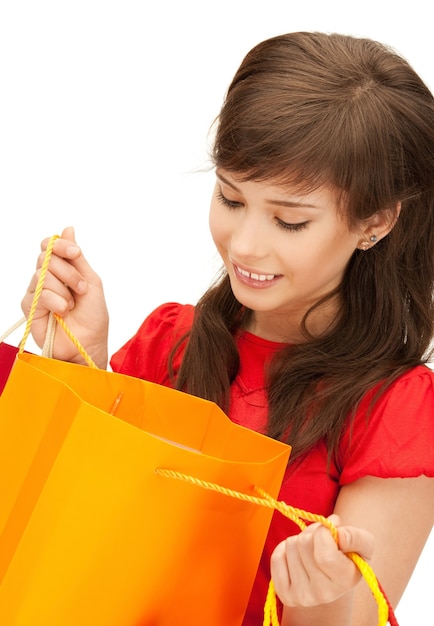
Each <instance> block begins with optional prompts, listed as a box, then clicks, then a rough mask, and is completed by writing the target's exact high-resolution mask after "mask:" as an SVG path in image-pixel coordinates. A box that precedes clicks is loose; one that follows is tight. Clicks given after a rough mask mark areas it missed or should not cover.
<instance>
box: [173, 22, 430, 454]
mask: <svg viewBox="0 0 434 626" xmlns="http://www.w3.org/2000/svg"><path fill="white" fill-rule="evenodd" d="M212 158H213V162H214V164H215V165H216V166H217V167H222V168H224V169H225V170H228V171H230V172H233V173H235V174H236V175H237V176H242V178H243V179H244V180H255V181H264V180H272V181H273V182H280V183H285V184H286V183H289V184H296V185H299V186H300V187H301V188H303V189H306V190H308V189H312V188H315V187H317V186H319V185H321V184H328V185H333V186H334V187H335V188H336V189H338V190H339V191H340V193H341V198H342V202H343V206H344V210H345V214H346V217H347V220H348V223H349V224H350V225H355V224H357V223H358V222H359V221H360V220H363V219H366V218H368V217H370V216H372V215H373V214H375V213H377V212H381V211H389V210H391V209H393V208H394V207H396V206H397V204H398V203H399V202H401V203H402V209H401V213H400V216H399V219H398V221H397V223H396V225H395V227H394V228H393V229H392V231H391V232H390V233H389V235H388V236H387V237H385V238H384V239H382V240H381V241H379V242H378V243H377V244H376V245H375V246H374V247H373V248H371V249H370V250H368V251H366V252H363V251H361V250H356V251H355V252H354V254H353V256H352V258H351V259H350V262H349V264H348V267H347V269H346V272H345V275H344V278H343V281H342V284H341V285H340V287H339V289H338V291H337V293H336V292H335V293H334V294H329V297H332V295H333V296H338V297H339V298H340V302H341V308H340V314H339V317H338V318H337V319H336V320H335V323H334V325H333V328H330V329H329V330H328V331H327V332H326V333H324V334H323V335H321V336H319V337H312V336H309V334H308V332H307V330H306V320H307V318H308V316H309V312H308V313H307V314H306V316H305V320H304V330H305V334H306V340H305V341H304V342H303V343H302V344H300V345H296V346H288V347H287V348H284V349H283V350H282V351H280V352H279V353H278V354H277V355H276V356H275V358H274V360H273V362H272V363H271V365H270V367H269V370H268V372H267V389H268V401H269V427H268V434H269V435H271V436H272V437H275V438H281V439H288V440H289V442H290V443H291V445H292V446H293V451H292V454H291V459H294V458H296V457H297V456H298V455H299V454H301V453H302V452H304V451H306V450H308V449H309V448H310V447H312V446H313V445H314V444H315V442H317V441H318V440H319V439H321V438H325V439H326V442H327V445H328V449H329V453H330V454H331V453H332V452H333V451H334V450H336V446H337V443H338V441H339V437H340V433H341V431H342V427H343V425H344V422H345V420H346V419H348V417H349V416H350V415H351V414H352V412H353V411H354V410H355V408H356V407H357V405H358V403H359V402H360V399H361V398H362V396H363V395H364V393H365V392H366V391H367V390H368V389H370V388H372V386H373V385H375V384H377V383H380V382H381V383H383V384H384V385H387V384H390V382H392V381H393V380H394V379H396V378H397V377H398V376H399V375H401V374H402V373H403V372H404V371H405V370H407V369H409V368H411V367H413V366H415V365H417V364H420V363H422V362H424V360H427V358H428V351H429V347H430V342H431V340H432V337H433V324H434V305H433V286H434V102H433V96H432V94H431V93H430V91H429V90H428V88H427V87H426V86H425V85H424V83H423V82H422V80H421V79H420V78H419V76H418V75H417V74H416V73H415V72H414V70H413V69H412V68H411V67H410V66H409V64H408V63H407V62H406V61H405V60H404V59H403V58H401V57H400V56H399V55H398V54H397V53H395V52H394V51H392V50H391V49H389V48H387V47H386V46H384V45H381V44H379V43H377V42H375V41H371V40H368V39H362V38H354V37H349V36H344V35H338V34H331V35H326V34H322V33H307V32H305V33H291V34H287V35H281V36H277V37H273V38H271V39H268V40H266V41H264V42H262V43H260V44H259V45H257V46H256V47H254V48H253V49H252V50H251V51H250V52H249V53H248V54H247V56H246V57H245V58H244V60H243V62H242V63H241V66H240V68H239V69H238V71H237V72H236V74H235V77H234V79H233V81H232V83H231V85H230V86H229V89H228V92H227V95H226V99H225V102H224V104H223V107H222V109H221V112H220V115H219V117H218V120H217V125H216V134H215V142H214V148H213V153H212ZM250 313H251V312H250V311H249V310H246V309H244V308H243V307H242V306H241V304H240V303H239V302H237V301H236V299H235V297H234V295H233V293H232V290H231V287H230V283H229V279H228V277H227V275H226V273H225V272H224V271H223V273H222V275H221V276H220V278H219V279H218V280H217V281H216V283H215V284H214V285H213V286H211V288H210V289H209V290H208V291H207V292H206V293H205V294H204V296H203V297H202V298H201V300H200V301H199V302H198V304H197V306H196V313H195V322H194V325H193V328H192V331H191V333H190V336H189V341H188V346H187V348H186V352H185V356H184V358H183V362H182V365H181V368H180V371H179V372H178V375H177V387H178V388H180V389H184V390H186V391H188V392H190V393H193V394H195V395H199V396H202V397H205V398H208V399H210V400H213V401H215V402H217V403H218V404H220V406H222V407H223V408H224V409H225V410H227V409H228V402H229V397H230V384H231V381H232V380H233V379H234V377H235V376H236V374H237V371H238V367H239V359H238V352H237V348H236V344H235V341H234V335H235V333H236V332H237V330H238V329H240V328H242V327H243V326H244V325H245V323H246V320H247V319H248V317H249V315H250ZM216 346H218V350H217V349H216ZM307 416H309V417H310V418H312V419H308V420H307Z"/></svg>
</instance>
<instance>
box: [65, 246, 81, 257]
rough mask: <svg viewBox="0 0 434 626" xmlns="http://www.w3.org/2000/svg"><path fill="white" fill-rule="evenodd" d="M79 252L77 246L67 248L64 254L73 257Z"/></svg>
mask: <svg viewBox="0 0 434 626" xmlns="http://www.w3.org/2000/svg"><path fill="white" fill-rule="evenodd" d="M79 252H80V248H79V247H78V246H69V247H68V248H67V249H66V253H67V254H68V256H69V255H70V256H74V255H76V254H78V253H79Z"/></svg>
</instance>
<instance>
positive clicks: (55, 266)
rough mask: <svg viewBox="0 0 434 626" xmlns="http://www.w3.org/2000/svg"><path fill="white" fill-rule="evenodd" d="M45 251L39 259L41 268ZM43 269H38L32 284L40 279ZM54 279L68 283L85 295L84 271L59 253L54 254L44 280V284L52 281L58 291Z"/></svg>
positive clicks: (78, 292)
mask: <svg viewBox="0 0 434 626" xmlns="http://www.w3.org/2000/svg"><path fill="white" fill-rule="evenodd" d="M44 257H45V255H44V253H41V254H40V256H39V260H38V266H39V268H41V267H42V264H43V262H44ZM40 273H41V270H40V269H38V270H37V271H36V273H35V275H34V277H33V279H32V286H33V284H35V286H36V283H37V281H38V279H39V276H40ZM53 279H54V280H56V279H57V280H58V281H59V283H62V284H64V285H66V286H67V287H68V288H69V289H71V290H72V291H73V292H74V293H76V294H80V295H83V294H84V293H86V291H87V281H86V279H85V278H84V276H83V275H82V273H81V272H80V271H79V270H78V269H77V268H76V266H75V265H74V264H73V263H72V262H70V261H67V260H65V259H64V258H61V257H59V256H57V255H53V256H52V257H51V259H50V263H49V265H48V271H47V274H46V277H45V280H44V286H46V285H48V281H50V283H51V288H52V289H53V290H55V291H56V286H55V283H54V282H53Z"/></svg>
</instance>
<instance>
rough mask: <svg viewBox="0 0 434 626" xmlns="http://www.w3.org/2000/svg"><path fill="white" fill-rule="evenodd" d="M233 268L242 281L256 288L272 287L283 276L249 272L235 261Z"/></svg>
mask: <svg viewBox="0 0 434 626" xmlns="http://www.w3.org/2000/svg"><path fill="white" fill-rule="evenodd" d="M233 268H234V272H235V276H236V277H237V278H238V280H239V281H240V282H241V283H243V284H244V285H247V286H248V287H252V288H255V289H258V288H261V289H264V288H266V287H271V286H272V285H274V284H275V283H276V282H277V281H278V280H279V279H280V278H281V275H280V274H261V273H259V272H249V271H248V270H245V269H243V268H242V267H240V266H239V265H236V264H235V263H233Z"/></svg>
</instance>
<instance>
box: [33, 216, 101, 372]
mask: <svg viewBox="0 0 434 626" xmlns="http://www.w3.org/2000/svg"><path fill="white" fill-rule="evenodd" d="M48 241H49V240H48V239H45V240H44V241H43V242H42V244H41V250H42V252H41V254H40V255H39V257H38V261H37V269H36V272H35V273H34V275H33V276H32V279H31V281H30V284H29V287H28V289H27V292H26V294H25V296H24V298H23V300H22V302H21V308H22V310H23V312H24V315H25V316H26V317H28V315H29V312H30V308H31V305H32V302H33V296H34V293H35V289H36V285H37V282H38V278H39V275H40V271H41V266H42V263H43V261H44V257H45V250H46V248H47V244H48ZM50 312H53V313H56V314H58V315H59V316H60V317H62V318H63V319H64V321H65V324H66V326H67V327H68V328H69V330H70V331H71V333H72V334H73V335H74V336H75V337H76V338H77V339H78V340H79V342H80V343H81V344H82V346H83V347H84V348H85V350H86V352H87V353H88V354H89V355H90V356H91V357H92V359H93V360H94V362H95V363H96V365H97V366H98V367H100V368H105V367H106V366H107V358H108V354H107V337H108V312H107V306H106V302H105V297H104V291H103V287H102V282H101V279H100V278H99V276H98V275H97V274H96V273H95V272H94V271H93V270H92V268H91V267H90V265H89V264H88V262H87V261H86V259H85V257H84V256H83V254H82V252H81V249H80V248H79V247H78V246H77V244H76V241H75V235H74V229H73V228H72V227H68V228H65V230H64V231H63V232H62V235H61V237H60V238H59V239H57V240H56V241H55V243H54V248H53V253H52V256H51V259H50V263H49V266H48V271H47V274H46V277H45V281H44V286H43V289H42V292H41V295H40V297H39V301H38V306H37V308H36V311H35V315H34V318H33V323H32V328H31V331H32V335H33V338H34V340H35V342H36V344H37V345H38V346H39V347H42V346H43V344H44V341H45V338H46V334H47V328H48V319H49V314H50ZM52 356H53V357H54V358H56V359H60V360H62V361H72V362H75V363H83V362H84V361H83V357H82V356H81V355H80V354H79V353H78V351H77V348H76V347H75V345H74V344H73V343H72V341H71V339H70V338H69V337H67V336H66V334H65V333H64V331H63V330H62V328H60V327H59V326H58V327H57V328H56V333H55V339H54V345H53V355H52Z"/></svg>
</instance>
